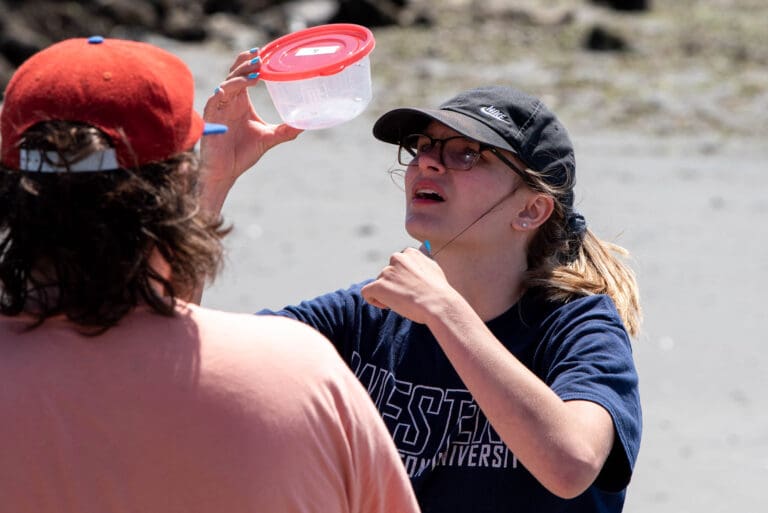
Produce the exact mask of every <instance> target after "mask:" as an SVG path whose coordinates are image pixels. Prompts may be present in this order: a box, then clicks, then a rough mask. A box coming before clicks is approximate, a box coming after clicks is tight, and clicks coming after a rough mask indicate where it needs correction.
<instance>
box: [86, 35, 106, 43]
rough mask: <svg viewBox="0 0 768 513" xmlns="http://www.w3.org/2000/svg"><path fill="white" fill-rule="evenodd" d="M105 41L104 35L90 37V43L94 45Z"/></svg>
mask: <svg viewBox="0 0 768 513" xmlns="http://www.w3.org/2000/svg"><path fill="white" fill-rule="evenodd" d="M103 42H104V37H102V36H91V37H89V38H88V43H89V44H92V45H98V44H101V43H103Z"/></svg>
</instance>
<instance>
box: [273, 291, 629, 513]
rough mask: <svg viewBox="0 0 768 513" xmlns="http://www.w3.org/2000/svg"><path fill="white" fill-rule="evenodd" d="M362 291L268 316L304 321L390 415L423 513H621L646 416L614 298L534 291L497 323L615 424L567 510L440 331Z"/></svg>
mask: <svg viewBox="0 0 768 513" xmlns="http://www.w3.org/2000/svg"><path fill="white" fill-rule="evenodd" d="M362 285H364V284H358V285H355V286H352V287H351V288H350V289H348V290H339V291H336V292H333V293H330V294H327V295H324V296H320V297H318V298H315V299H313V300H309V301H305V302H302V303H301V304H300V305H298V306H292V307H287V308H285V309H283V310H281V311H279V312H269V311H264V312H260V313H262V314H269V313H276V314H279V315H283V316H287V317H291V318H294V319H297V320H299V321H302V322H304V323H306V324H309V325H310V326H313V327H314V328H315V329H317V330H318V331H320V332H321V333H323V334H324V335H325V336H326V337H328V338H329V339H330V340H331V341H332V342H333V343H334V345H335V346H336V348H337V349H338V351H339V353H340V354H341V355H342V357H343V358H344V360H345V361H346V362H347V363H348V364H349V366H350V367H351V368H352V370H353V371H354V373H355V374H356V375H357V377H358V379H360V381H361V382H362V383H363V385H364V386H365V387H366V388H367V389H368V392H369V394H370V395H371V398H372V399H373V402H374V403H375V404H376V407H377V408H378V410H379V412H381V415H382V417H383V418H384V421H385V423H386V425H387V427H388V428H389V430H390V432H391V433H392V436H393V438H394V440H395V444H396V445H397V448H398V451H399V452H400V456H401V458H402V461H403V463H404V465H405V468H406V470H407V472H408V475H409V476H410V478H411V482H412V484H413V487H414V490H415V492H416V496H417V498H418V500H419V504H420V506H421V508H422V510H423V511H424V513H430V512H440V513H447V512H460V511H461V512H477V513H479V512H507V511H509V512H537V513H541V512H560V511H568V512H590V513H595V512H603V511H605V512H618V511H621V509H622V506H623V504H624V495H625V488H626V486H627V484H628V483H629V479H630V477H631V475H632V468H633V467H634V464H635V459H636V457H637V453H638V449H639V445H640V431H641V412H640V398H639V394H638V380H637V373H636V371H635V366H634V362H633V358H632V349H631V346H630V341H629V337H628V336H627V333H626V330H625V328H624V326H623V324H622V322H621V319H620V317H619V315H618V312H617V311H616V308H615V306H614V304H613V302H612V301H611V299H610V298H608V297H607V296H603V295H595V296H587V297H583V298H580V299H577V300H574V301H572V302H569V303H567V304H558V303H551V302H547V301H543V300H540V299H537V298H536V296H535V294H533V293H528V294H526V295H525V296H523V298H521V300H520V301H518V303H517V304H516V305H514V306H513V307H512V308H510V309H509V310H508V311H507V312H505V313H504V314H502V315H500V316H499V317H497V318H495V319H493V320H491V321H490V322H488V323H487V325H488V327H489V328H490V330H491V331H492V332H493V334H494V335H495V336H496V337H497V338H498V339H499V340H500V341H501V342H502V343H503V344H504V346H505V347H506V348H507V349H508V350H509V351H510V352H511V353H512V354H514V355H515V356H516V357H517V358H518V359H519V360H520V361H521V362H522V363H523V364H525V365H526V367H528V368H529V369H531V370H532V371H533V372H534V373H535V374H536V375H537V376H538V377H539V378H541V379H542V380H543V381H544V382H545V383H547V385H549V386H550V387H551V388H552V389H553V390H554V391H555V392H556V393H557V394H558V395H559V396H560V397H561V398H562V399H563V400H572V399H581V400H588V401H592V402H595V403H598V404H600V405H601V406H603V407H604V408H605V409H606V410H607V411H608V412H609V413H610V415H611V417H612V418H613V422H614V426H615V428H616V434H617V436H616V442H615V445H614V447H613V450H612V451H611V454H610V456H609V458H608V460H607V462H606V464H605V466H604V467H603V470H602V472H601V473H600V476H599V477H598V479H597V480H596V482H595V483H594V484H593V485H592V486H591V487H590V488H589V489H588V490H587V491H586V492H584V493H583V494H582V495H580V496H579V497H576V498H574V499H570V500H564V499H561V498H559V497H557V496H555V495H553V494H552V493H550V492H549V491H547V490H546V489H545V488H544V487H543V486H542V485H540V484H539V483H538V481H536V479H535V478H534V477H533V476H532V475H531V474H530V473H529V472H528V471H527V470H526V469H525V467H523V465H522V464H521V463H520V462H519V461H518V460H517V459H516V457H515V455H514V454H513V453H512V452H511V451H510V450H509V449H508V448H507V447H506V446H505V445H504V443H503V442H502V441H501V438H500V437H499V435H498V434H497V433H496V432H495V431H494V430H493V428H492V427H491V426H490V424H489V423H488V420H487V419H486V417H485V415H484V414H483V413H482V411H480V408H479V407H478V405H477V403H476V402H475V400H474V399H473V398H472V395H471V394H470V393H469V391H468V390H467V388H466V387H465V386H464V384H463V383H462V381H461V379H460V378H459V376H458V374H457V373H456V371H455V370H454V369H453V366H452V365H451V363H450V361H449V360H448V358H447V357H446V356H445V354H444V353H443V351H442V349H441V348H440V346H439V345H438V343H437V341H436V340H435V338H434V337H433V336H432V333H431V332H430V331H429V329H428V328H427V327H426V326H424V325H421V324H417V323H414V322H411V321H410V320H408V319H406V318H403V317H401V316H400V315H398V314H396V313H394V312H392V311H390V310H381V309H379V308H376V307H374V306H371V305H369V304H368V303H366V301H365V300H364V299H363V297H362V295H361V294H360V289H361V287H362Z"/></svg>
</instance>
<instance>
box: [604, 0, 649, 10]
mask: <svg viewBox="0 0 768 513" xmlns="http://www.w3.org/2000/svg"><path fill="white" fill-rule="evenodd" d="M592 3H593V4H599V5H607V6H608V7H610V8H612V9H615V10H617V11H650V10H651V0H592Z"/></svg>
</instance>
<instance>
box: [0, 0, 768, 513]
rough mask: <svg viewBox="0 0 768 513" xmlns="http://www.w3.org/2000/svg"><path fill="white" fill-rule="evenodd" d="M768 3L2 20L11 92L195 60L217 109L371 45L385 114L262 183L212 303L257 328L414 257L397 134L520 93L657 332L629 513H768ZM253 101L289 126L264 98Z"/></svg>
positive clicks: (445, 4) (283, 162) (290, 148)
mask: <svg viewBox="0 0 768 513" xmlns="http://www.w3.org/2000/svg"><path fill="white" fill-rule="evenodd" d="M766 20H768V2H766V1H765V0H667V1H663V0H653V1H651V0H645V1H643V0H627V1H620V0H615V1H607V0H602V1H598V0H594V1H591V0H538V1H534V0H518V1H501V0H440V1H438V0H433V1H429V0H380V1H365V0H347V1H344V0H335V1H334V0H327V1H323V0H305V1H282V2H280V1H266V0H231V1H226V0H206V1H201V2H192V1H189V2H188V1H181V0H89V1H81V2H67V1H35V0H25V1H20V0H19V1H12V0H0V82H1V83H2V87H3V88H4V86H5V83H6V82H7V80H8V78H9V77H10V75H11V73H12V72H13V70H14V69H15V67H17V66H18V65H19V64H20V63H21V62H23V60H24V59H26V58H27V57H28V56H29V55H31V54H32V53H34V52H35V51H37V50H39V49H41V48H43V47H45V46H47V45H49V44H51V43H53V42H55V41H57V40H60V39H64V38H67V37H73V36H78V37H83V36H89V35H94V34H100V35H104V36H111V37H122V38H130V39H139V40H146V41H150V42H153V43H155V44H158V45H160V46H163V47H165V48H167V49H169V50H171V51H174V52H176V53H177V54H178V55H180V56H181V57H182V58H183V59H184V60H185V61H186V62H187V63H188V64H189V65H190V67H191V68H192V70H193V72H194V74H195V78H196V81H197V86H198V90H197V102H198V107H199V108H200V109H202V106H203V105H204V103H205V100H206V99H207V97H208V96H209V95H210V94H211V93H212V91H213V89H214V88H215V87H216V85H217V84H218V83H219V82H220V81H221V80H223V78H224V77H225V76H226V74H227V71H228V69H229V65H230V63H231V62H232V61H233V60H234V57H235V55H236V54H237V53H238V52H240V51H242V50H245V49H248V48H251V47H254V46H263V45H264V44H266V43H267V42H269V41H271V40H272V39H274V38H276V37H278V36H280V35H283V34H285V33H288V32H291V31H294V30H298V29H301V28H305V27H308V26H313V25H318V24H323V23H328V22H351V23H359V24H362V25H365V26H368V27H370V28H371V29H372V30H373V32H374V35H375V37H376V48H375V50H374V51H373V53H372V54H371V66H372V72H373V89H374V97H373V101H372V103H371V104H370V105H369V107H368V109H367V110H366V112H364V113H363V114H362V115H361V116H359V117H358V118H356V119H354V120H352V121H350V122H348V123H345V124H343V125H339V126H337V127H333V128H331V129H327V130H317V131H308V132H305V133H304V134H302V135H301V136H300V137H299V139H298V141H297V142H294V143H291V144H286V145H283V146H281V147H278V148H275V149H273V150H272V151H270V153H269V154H268V155H266V156H265V157H264V158H263V159H262V161H261V162H260V163H259V164H258V165H257V166H256V169H253V170H251V171H250V172H249V173H247V174H246V175H244V176H243V177H242V178H241V180H240V181H239V182H238V184H237V186H236V188H235V189H234V190H233V192H232V193H231V195H230V196H229V198H228V200H227V203H226V204H225V207H224V215H225V218H226V219H227V221H229V222H230V223H232V224H233V225H234V231H233V233H232V235H231V236H230V238H228V239H227V242H226V245H227V262H226V267H225V270H224V272H223V274H222V275H221V277H220V278H219V279H218V280H217V281H216V282H215V283H214V284H212V285H211V286H209V287H208V289H207V290H206V294H205V296H204V300H203V304H205V305H206V306H210V307H214V308H222V309H227V310H236V311H242V312H253V311H256V310H258V309H260V308H264V307H272V308H277V307H280V306H283V305H285V304H290V303H295V302H297V301H300V300H302V299H305V298H309V297H313V296H315V295H318V294H321V293H324V292H327V291H330V290H334V289H336V288H342V287H346V286H348V285H349V284H351V283H354V282H357V281H360V280H363V279H365V278H368V277H373V276H375V275H376V274H377V273H378V271H379V269H380V268H381V267H382V266H383V265H384V264H385V263H386V261H387V259H388V256H389V254H390V253H392V252H394V251H399V250H400V249H402V248H403V247H405V246H408V245H415V242H414V241H412V240H410V239H409V237H408V236H407V234H406V233H405V231H404V230H403V227H402V210H403V200H402V197H401V191H399V190H398V189H397V187H396V186H395V185H393V184H392V182H391V181H390V178H389V174H388V171H389V170H391V169H392V168H393V167H394V166H395V165H396V164H395V149H394V148H393V147H390V146H388V145H385V144H383V143H380V142H378V141H376V140H375V139H374V138H373V137H372V135H371V126H372V124H373V121H374V120H375V119H376V117H377V116H378V115H380V114H381V113H383V112H384V111H386V110H388V109H390V108H393V107H397V106H402V105H422V106H436V105H437V104H439V103H440V102H442V101H443V100H445V99H447V98H448V97H450V96H452V95H454V94H455V93H456V92H458V91H460V90H462V89H465V88H468V87H474V86H477V85H483V84H497V83H498V84H509V85H513V86H515V87H518V88H520V89H523V90H526V91H528V92H530V93H532V94H534V95H537V96H540V97H541V98H543V99H544V101H545V102H546V103H547V104H548V105H549V106H550V107H551V108H552V109H553V110H554V111H555V112H557V113H558V115H559V117H560V118H561V120H562V121H563V122H564V124H565V125H566V126H567V127H568V128H569V131H570V132H571V135H572V138H573V140H574V143H575V145H576V156H577V163H578V166H577V168H578V171H577V176H578V180H579V181H578V185H577V202H578V205H579V209H580V210H581V211H582V212H583V213H584V214H585V217H586V218H587V221H588V223H589V224H590V226H591V228H592V229H593V230H594V231H595V232H596V233H597V234H598V235H599V236H601V237H602V238H604V239H607V240H611V241H613V242H616V243H618V244H620V245H622V246H624V247H626V248H627V249H628V250H629V251H630V252H631V254H632V262H631V263H632V264H633V266H634V268H635V269H636V272H637V274H638V279H639V281H640V286H641V293H642V297H643V307H644V310H645V324H644V329H643V334H642V335H641V336H640V337H639V338H638V339H637V340H635V341H634V348H635V356H636V360H637V364H638V369H639V372H640V377H641V393H642V398H643V404H644V420H645V430H644V437H643V443H642V447H641V451H640V457H639V460H638V463H637V467H636V471H635V476H634V478H633V482H632V484H631V485H630V488H629V492H628V495H627V503H626V507H625V511H628V512H641V513H647V512H654V513H656V512H663V513H672V512H674V513H682V512H701V511H706V512H731V511H742V512H762V511H766V507H768V499H766V497H765V494H764V493H763V487H764V486H765V484H766V483H768V398H767V397H766V392H767V389H768V386H767V385H768V378H767V377H766V374H767V373H768V347H766V346H767V345H768V335H766V327H765V326H766V321H768V314H766V307H765V297H766V290H768V228H766V226H767V225H768V165H767V164H768V139H767V136H768V30H767V29H768V25H767V24H766ZM251 97H252V99H253V102H254V104H255V105H256V107H257V109H258V110H259V112H260V113H261V114H262V116H263V117H264V118H265V119H267V120H268V121H272V122H278V120H279V118H278V116H277V114H276V112H275V110H274V108H273V107H272V105H271V102H270V99H269V97H268V95H267V92H266V90H265V88H264V87H263V85H262V84H256V85H255V86H254V87H253V88H252V90H251Z"/></svg>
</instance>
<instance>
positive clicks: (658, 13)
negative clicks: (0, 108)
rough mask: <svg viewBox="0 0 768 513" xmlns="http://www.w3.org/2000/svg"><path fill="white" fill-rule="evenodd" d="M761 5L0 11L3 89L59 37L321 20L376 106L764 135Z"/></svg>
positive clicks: (209, 5)
mask: <svg viewBox="0 0 768 513" xmlns="http://www.w3.org/2000/svg"><path fill="white" fill-rule="evenodd" d="M767 15H768V3H766V2H764V1H761V0H706V1H696V0H678V1H676V2H664V3H661V2H656V3H651V2H650V1H642V0H624V1H621V0H549V1H547V2H541V1H535V0H519V1H517V2H506V1H503V0H482V1H480V0H441V1H440V2H439V3H438V2H435V1H430V0H381V1H368V0H302V1H285V0H248V1H246V0H205V1H200V2H185V1H182V0H130V1H129V0H85V1H80V2H61V1H52V0H26V1H21V0H0V88H4V86H5V83H7V80H8V78H9V77H10V75H11V73H12V72H13V70H14V69H15V67H16V66H18V65H19V64H20V63H21V62H23V60H24V59H26V58H27V57H28V56H29V55H31V54H32V53H34V52H36V51H38V50H39V49H41V48H43V47H45V46H47V45H49V44H51V43H53V42H55V41H57V40H61V39H64V38H67V37H75V36H88V35H93V34H101V35H106V36H111V37H124V38H131V39H139V40H142V39H147V38H149V37H153V36H158V35H159V36H162V37H165V38H169V39H170V40H175V41H181V42H189V43H190V44H197V43H204V44H218V45H221V46H223V47H226V48H229V49H231V50H232V51H233V52H234V51H239V50H241V49H243V48H247V47H249V46H251V45H253V42H254V41H256V42H263V43H266V42H268V41H270V40H272V39H273V38H275V37H277V36H279V35H282V34H285V33H288V32H291V31H293V30H297V29H300V28H304V27H306V26H311V25H318V24H322V23H329V22H350V23H359V24H363V25H366V26H369V27H371V28H373V29H374V33H375V36H376V39H377V47H376V50H375V51H374V54H373V55H372V66H373V72H374V74H375V75H376V77H375V81H376V83H377V84H379V86H380V87H379V89H380V92H379V93H380V94H378V95H377V96H376V99H375V102H378V103H379V104H380V105H381V106H384V107H385V106H389V105H396V104H402V103H411V102H426V103H429V104H435V103H439V101H441V100H442V99H444V98H446V97H448V96H450V95H452V94H453V93H454V92H455V91H456V90H458V89H461V88H464V87H472V86H475V85H479V84H487V83H498V82H503V83H512V84H515V85H517V86H518V87H520V88H522V89H526V90H529V91H531V92H533V93H535V94H537V95H539V96H542V97H544V98H545V100H547V103H548V104H549V105H550V106H551V107H552V108H553V109H554V110H556V111H557V112H558V113H559V114H560V115H561V117H563V118H564V121H566V123H567V124H568V126H572V127H574V128H576V129H579V130H592V131H604V130H614V129H628V130H638V131H641V132H643V133H646V134H649V135H654V136H663V137H666V136H669V135H696V134H699V133H706V134H715V135H717V136H718V137H722V138H731V137H754V136H757V137H760V136H764V135H766V134H768V116H765V112H766V111H768V89H767V88H766V86H765V84H767V83H768V31H765V30H764V20H765V19H766V16H767Z"/></svg>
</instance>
